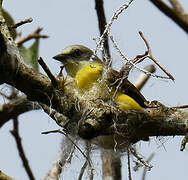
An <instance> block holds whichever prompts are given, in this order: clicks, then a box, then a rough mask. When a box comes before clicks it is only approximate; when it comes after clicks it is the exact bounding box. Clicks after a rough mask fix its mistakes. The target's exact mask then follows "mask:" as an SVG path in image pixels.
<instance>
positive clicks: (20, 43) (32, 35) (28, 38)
mask: <svg viewBox="0 0 188 180" xmlns="http://www.w3.org/2000/svg"><path fill="white" fill-rule="evenodd" d="M39 38H48V36H47V35H41V34H29V35H28V36H26V37H25V38H23V39H21V40H19V41H17V44H18V46H21V45H22V44H23V43H25V42H26V41H29V40H31V39H39Z"/></svg>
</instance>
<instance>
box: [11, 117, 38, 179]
mask: <svg viewBox="0 0 188 180" xmlns="http://www.w3.org/2000/svg"><path fill="white" fill-rule="evenodd" d="M18 125H19V124H18V119H17V117H15V118H14V119H13V126H14V128H13V130H12V131H11V134H12V135H13V137H14V138H15V141H16V145H17V149H18V152H19V155H20V158H21V160H22V163H23V166H24V169H25V171H26V173H27V175H28V177H29V179H30V180H35V177H34V175H33V172H32V170H31V168H30V165H29V161H28V159H27V157H26V155H25V152H24V149H23V146H22V142H21V141H22V139H21V137H20V135H19V127H18Z"/></svg>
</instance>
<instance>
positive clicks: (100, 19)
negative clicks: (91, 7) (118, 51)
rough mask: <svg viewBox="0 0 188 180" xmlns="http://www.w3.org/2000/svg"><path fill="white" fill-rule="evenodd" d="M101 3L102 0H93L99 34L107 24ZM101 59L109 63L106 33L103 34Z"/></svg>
mask: <svg viewBox="0 0 188 180" xmlns="http://www.w3.org/2000/svg"><path fill="white" fill-rule="evenodd" d="M103 4H104V3H103V0H95V10H96V12H97V18H98V24H99V31H100V35H102V34H103V32H104V30H105V26H106V24H107V23H106V17H105V12H104V6H103ZM103 59H104V60H105V63H107V65H111V58H110V49H109V42H108V36H107V35H106V36H104V50H103Z"/></svg>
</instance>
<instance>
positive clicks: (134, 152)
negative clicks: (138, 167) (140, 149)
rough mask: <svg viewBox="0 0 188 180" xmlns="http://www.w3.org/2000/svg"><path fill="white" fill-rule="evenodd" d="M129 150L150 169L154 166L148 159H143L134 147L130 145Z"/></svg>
mask: <svg viewBox="0 0 188 180" xmlns="http://www.w3.org/2000/svg"><path fill="white" fill-rule="evenodd" d="M129 151H130V152H131V153H132V155H133V156H134V157H135V158H136V159H137V160H138V161H139V162H140V163H141V164H143V165H144V166H145V167H147V168H148V169H149V170H150V169H151V168H152V166H151V165H150V164H148V163H147V162H146V161H144V160H143V158H142V157H140V156H139V155H138V154H137V152H136V150H135V149H134V148H133V147H129Z"/></svg>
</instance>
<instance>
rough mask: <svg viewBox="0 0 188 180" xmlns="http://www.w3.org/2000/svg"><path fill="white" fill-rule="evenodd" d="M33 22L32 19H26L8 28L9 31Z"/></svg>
mask: <svg viewBox="0 0 188 180" xmlns="http://www.w3.org/2000/svg"><path fill="white" fill-rule="evenodd" d="M32 21H33V19H32V18H27V19H24V20H21V21H19V22H17V23H16V24H14V25H12V26H11V27H9V29H10V30H11V29H13V28H17V27H19V26H22V25H23V24H26V23H31V22H32Z"/></svg>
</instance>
